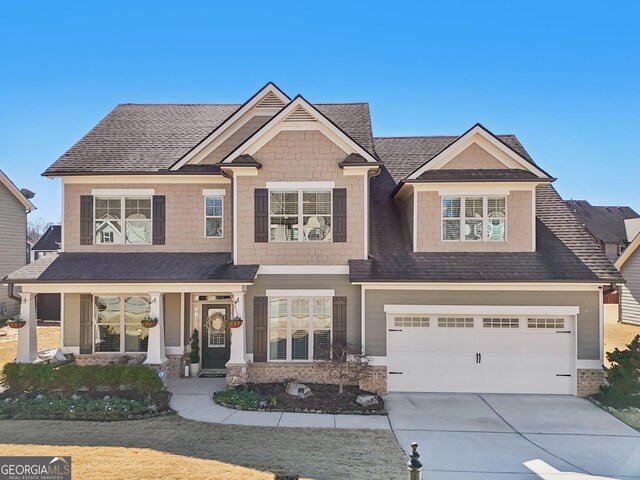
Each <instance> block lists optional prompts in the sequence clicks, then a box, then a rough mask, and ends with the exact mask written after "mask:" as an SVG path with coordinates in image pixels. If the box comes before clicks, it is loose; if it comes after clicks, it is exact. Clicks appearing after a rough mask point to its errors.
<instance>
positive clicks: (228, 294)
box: [16, 283, 249, 383]
mask: <svg viewBox="0 0 640 480" xmlns="http://www.w3.org/2000/svg"><path fill="white" fill-rule="evenodd" d="M246 287H247V286H246V284H244V285H243V284H224V283H216V284H191V285H189V284H182V285H175V284H125V283H101V284H41V283H33V284H23V285H21V288H22V292H21V293H20V294H19V295H20V298H21V300H20V316H21V318H22V320H23V321H24V322H25V325H24V326H23V327H22V328H20V329H19V330H18V349H17V355H16V361H17V362H19V363H33V362H35V361H36V359H37V354H38V343H37V334H36V320H37V319H36V312H35V296H36V295H37V294H39V293H60V294H61V306H60V318H61V323H60V327H61V328H60V342H59V346H60V349H61V351H62V353H64V354H73V355H74V357H75V358H76V361H77V362H78V363H79V364H85V365H86V364H107V363H124V362H128V361H132V362H143V363H145V364H148V365H154V366H159V367H160V368H161V369H163V370H165V371H166V372H167V374H168V375H169V376H178V375H179V374H180V373H181V365H184V361H182V358H183V357H184V356H185V353H188V352H189V351H190V350H191V339H192V335H193V332H194V330H198V332H199V335H198V346H199V351H200V365H201V367H202V368H203V369H211V370H215V371H218V372H220V371H221V370H223V369H224V370H223V371H226V369H229V370H230V371H232V372H233V376H234V377H239V376H242V375H243V372H244V374H245V375H246V365H247V362H248V361H249V356H248V355H247V353H246V352H247V348H246V323H245V322H242V324H241V325H240V326H239V327H236V328H230V326H229V323H230V322H229V321H230V320H231V318H232V317H237V318H240V319H244V317H245V293H246ZM212 317H214V320H215V321H212ZM236 323H237V322H236ZM182 371H183V370H182ZM231 380H232V379H230V381H231ZM242 380H243V379H242V378H234V379H233V382H234V383H239V382H241V381H242Z"/></svg>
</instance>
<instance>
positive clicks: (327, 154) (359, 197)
mask: <svg viewBox="0 0 640 480" xmlns="http://www.w3.org/2000/svg"><path fill="white" fill-rule="evenodd" d="M346 155H347V154H346V153H345V152H344V151H343V150H341V149H340V148H338V147H337V146H336V145H335V144H334V143H333V142H331V141H330V140H329V139H328V138H327V137H326V136H324V135H323V134H322V133H320V132H317V131H284V132H281V133H279V134H278V135H276V136H275V137H274V138H273V139H272V140H271V141H270V142H268V143H267V144H266V145H265V146H264V147H262V148H261V149H260V150H259V151H258V152H257V153H256V154H255V155H254V157H255V159H256V160H258V161H259V162H260V163H261V164H262V168H261V169H260V170H258V176H256V177H249V176H242V177H238V180H237V185H238V205H239V206H240V208H239V210H238V263H239V264H262V265H344V264H346V263H347V262H348V261H349V260H350V259H362V258H364V178H363V176H345V175H344V174H343V170H342V169H341V168H340V167H338V163H340V161H342V160H344V158H345V157H346ZM270 181H275V182H287V181H290V182H295V181H306V182H308V181H334V182H335V187H336V188H346V189H347V223H348V228H347V241H346V242H344V243H333V242H281V243H275V242H269V243H256V242H254V190H255V189H256V188H266V183H267V182H270Z"/></svg>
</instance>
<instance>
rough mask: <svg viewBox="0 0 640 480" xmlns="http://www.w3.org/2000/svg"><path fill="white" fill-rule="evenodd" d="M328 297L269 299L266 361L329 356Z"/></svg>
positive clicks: (330, 324)
mask: <svg viewBox="0 0 640 480" xmlns="http://www.w3.org/2000/svg"><path fill="white" fill-rule="evenodd" d="M331 326H332V299H331V297H282V298H270V299H269V357H268V358H269V360H270V361H312V360H314V359H318V358H322V357H324V356H326V355H327V354H328V352H329V346H330V344H331Z"/></svg>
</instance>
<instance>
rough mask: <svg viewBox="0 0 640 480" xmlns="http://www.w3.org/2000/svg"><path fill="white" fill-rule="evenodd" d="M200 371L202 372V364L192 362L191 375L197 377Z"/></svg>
mask: <svg viewBox="0 0 640 480" xmlns="http://www.w3.org/2000/svg"><path fill="white" fill-rule="evenodd" d="M199 373H200V364H199V363H192V364H191V376H192V377H197V376H198V374H199Z"/></svg>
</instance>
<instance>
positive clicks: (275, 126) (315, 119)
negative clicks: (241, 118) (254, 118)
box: [222, 96, 379, 165]
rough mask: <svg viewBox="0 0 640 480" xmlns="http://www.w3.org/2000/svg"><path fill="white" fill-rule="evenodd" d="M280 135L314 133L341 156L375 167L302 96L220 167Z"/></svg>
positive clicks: (359, 147)
mask: <svg viewBox="0 0 640 480" xmlns="http://www.w3.org/2000/svg"><path fill="white" fill-rule="evenodd" d="M283 131H318V132H320V133H322V134H323V135H324V136H325V137H327V138H328V139H329V140H331V142H333V143H334V144H335V145H336V146H337V147H338V148H339V149H340V150H342V151H343V152H344V154H345V157H346V156H348V155H351V154H357V155H359V156H361V157H362V158H363V160H364V162H365V163H372V164H376V165H377V164H378V163H379V162H378V160H377V159H376V158H374V157H373V155H371V153H369V152H368V151H367V150H365V149H364V148H363V147H362V146H360V145H359V144H358V143H357V142H356V141H355V140H353V139H352V138H351V137H350V136H349V135H347V134H346V133H345V132H344V131H343V130H342V129H341V128H340V127H338V126H337V125H336V124H335V123H333V122H332V121H331V120H330V119H329V118H327V117H326V116H325V115H323V114H322V113H321V112H320V111H319V110H318V109H317V108H316V107H314V106H313V105H311V104H310V103H309V102H307V101H306V100H305V99H304V98H303V97H302V96H297V97H296V98H294V99H293V100H292V101H291V103H289V104H288V105H287V106H286V107H285V108H283V109H282V110H281V111H280V112H279V113H278V114H277V115H275V116H274V117H273V118H271V119H270V120H269V121H268V122H267V123H266V124H265V125H263V126H262V128H260V129H259V130H258V131H256V132H255V133H254V134H253V135H251V136H250V137H249V138H248V139H246V140H245V141H244V142H243V143H242V144H240V145H239V146H238V147H237V148H236V149H234V150H233V151H231V153H229V154H228V155H227V156H226V158H225V159H224V160H222V163H223V164H225V163H232V162H233V161H234V160H235V159H236V158H237V157H239V156H240V155H252V156H253V155H255V154H256V153H257V152H258V151H259V150H260V149H261V148H262V147H264V146H265V145H266V144H268V143H269V142H270V141H271V140H272V139H273V138H275V137H276V136H277V135H278V134H279V133H281V132H283Z"/></svg>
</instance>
